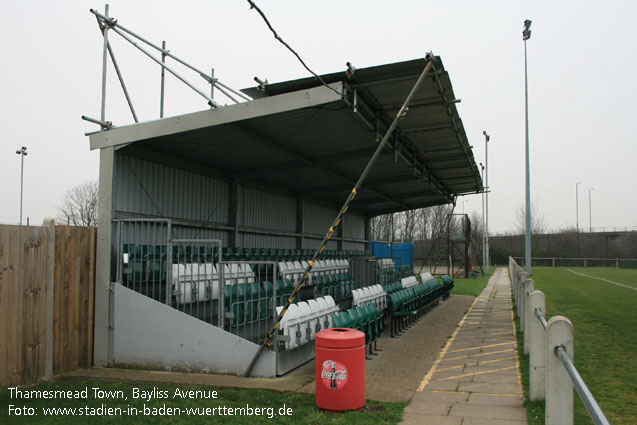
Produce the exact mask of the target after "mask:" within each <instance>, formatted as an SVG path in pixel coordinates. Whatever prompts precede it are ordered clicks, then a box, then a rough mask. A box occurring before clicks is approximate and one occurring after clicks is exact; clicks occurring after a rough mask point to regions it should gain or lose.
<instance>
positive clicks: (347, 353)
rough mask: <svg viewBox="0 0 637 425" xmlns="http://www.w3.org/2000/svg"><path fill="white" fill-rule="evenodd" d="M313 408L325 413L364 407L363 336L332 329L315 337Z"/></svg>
mask: <svg viewBox="0 0 637 425" xmlns="http://www.w3.org/2000/svg"><path fill="white" fill-rule="evenodd" d="M316 405H317V406H318V407H319V408H320V409H323V410H325V411H328V412H343V411H347V410H359V411H360V410H362V409H363V407H364V406H365V334H364V333H363V332H361V331H357V330H356V329H345V328H332V329H325V330H323V331H321V332H319V333H317V334H316Z"/></svg>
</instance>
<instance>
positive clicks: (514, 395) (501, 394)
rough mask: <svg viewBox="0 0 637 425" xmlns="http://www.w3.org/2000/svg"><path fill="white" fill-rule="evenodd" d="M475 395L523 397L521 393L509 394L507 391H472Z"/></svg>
mask: <svg viewBox="0 0 637 425" xmlns="http://www.w3.org/2000/svg"><path fill="white" fill-rule="evenodd" d="M474 394H477V395H491V396H498V397H520V398H524V397H523V396H522V394H509V393H474Z"/></svg>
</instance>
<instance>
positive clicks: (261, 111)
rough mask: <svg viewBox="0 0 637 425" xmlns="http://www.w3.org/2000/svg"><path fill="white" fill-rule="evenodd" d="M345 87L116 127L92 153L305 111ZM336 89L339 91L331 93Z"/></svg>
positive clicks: (99, 138) (97, 136)
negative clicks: (208, 128) (140, 141)
mask: <svg viewBox="0 0 637 425" xmlns="http://www.w3.org/2000/svg"><path fill="white" fill-rule="evenodd" d="M342 85H343V84H342V83H341V82H337V83H333V84H330V87H331V88H330V87H325V86H319V87H314V88H310V89H306V90H300V91H296V92H291V93H286V94H281V95H278V96H272V97H267V98H263V99H256V100H252V101H250V102H242V103H237V104H235V105H228V106H224V107H221V108H216V109H209V110H204V111H198V112H193V113H189V114H184V115H177V116H174V117H169V118H163V119H158V120H153V121H147V122H143V123H138V124H131V125H127V126H122V127H114V128H112V129H110V130H107V131H101V132H98V133H94V134H91V135H90V136H89V141H90V148H91V150H95V149H103V148H106V147H110V146H117V145H121V144H125V143H131V142H136V141H139V140H145V139H149V138H154V137H161V136H165V135H169V134H175V133H180V132H184V131H189V130H196V129H199V128H204V127H211V126H215V125H220V124H226V123H230V122H235V121H241V120H245V119H250V118H256V117H260V116H265V115H270V114H276V113H279V112H285V111H290V110H294V109H302V108H307V107H312V106H317V105H322V104H325V103H330V102H334V101H337V100H341V98H342V97H341V96H340V95H339V94H338V93H337V92H339V93H340V92H342V89H343V88H342ZM332 88H333V89H335V90H336V91H334V90H332Z"/></svg>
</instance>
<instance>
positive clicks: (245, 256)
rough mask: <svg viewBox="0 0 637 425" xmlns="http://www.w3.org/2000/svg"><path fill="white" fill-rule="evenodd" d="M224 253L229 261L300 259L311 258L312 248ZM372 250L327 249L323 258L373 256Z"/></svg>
mask: <svg viewBox="0 0 637 425" xmlns="http://www.w3.org/2000/svg"><path fill="white" fill-rule="evenodd" d="M222 255H223V258H224V259H227V260H229V261H300V260H308V261H309V260H310V259H311V258H312V256H313V255H314V250H312V249H270V248H223V251H222ZM371 256H372V253H371V251H359V250H344V251H336V250H325V251H323V253H322V254H321V256H320V258H321V259H349V258H353V257H371Z"/></svg>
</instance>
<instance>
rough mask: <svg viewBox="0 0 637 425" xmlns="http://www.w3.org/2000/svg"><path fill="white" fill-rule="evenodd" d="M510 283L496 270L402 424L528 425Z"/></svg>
mask: <svg viewBox="0 0 637 425" xmlns="http://www.w3.org/2000/svg"><path fill="white" fill-rule="evenodd" d="M523 402H524V397H523V391H522V384H521V378H520V367H519V362H518V357H517V350H516V341H515V323H514V322H513V310H512V305H511V281H510V280H509V276H508V274H507V270H506V268H500V269H498V270H497V271H496V272H495V273H494V274H493V276H492V277H491V279H489V283H488V284H487V286H486V287H485V288H484V290H483V291H482V293H481V294H480V296H479V297H478V298H476V300H475V301H474V303H473V304H472V306H471V308H470V309H469V312H468V313H467V314H466V315H465V317H464V318H463V319H462V321H461V322H460V324H459V325H458V328H457V329H456V331H455V333H454V334H453V336H452V337H451V338H450V339H449V341H448V343H447V345H445V347H444V348H443V349H442V351H441V352H440V354H439V356H438V358H437V359H436V361H435V362H434V364H433V366H432V367H431V369H430V370H429V372H428V373H427V375H425V377H424V378H423V380H422V383H421V384H420V386H419V387H418V389H417V390H416V392H415V394H414V396H413V397H412V399H411V402H410V404H409V405H408V406H407V407H406V408H405V414H404V416H403V421H402V422H401V423H402V424H405V425H411V424H419V425H429V424H431V425H434V424H435V425H487V424H489V425H523V424H524V425H526V424H527V421H526V410H525V409H524V407H523Z"/></svg>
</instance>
